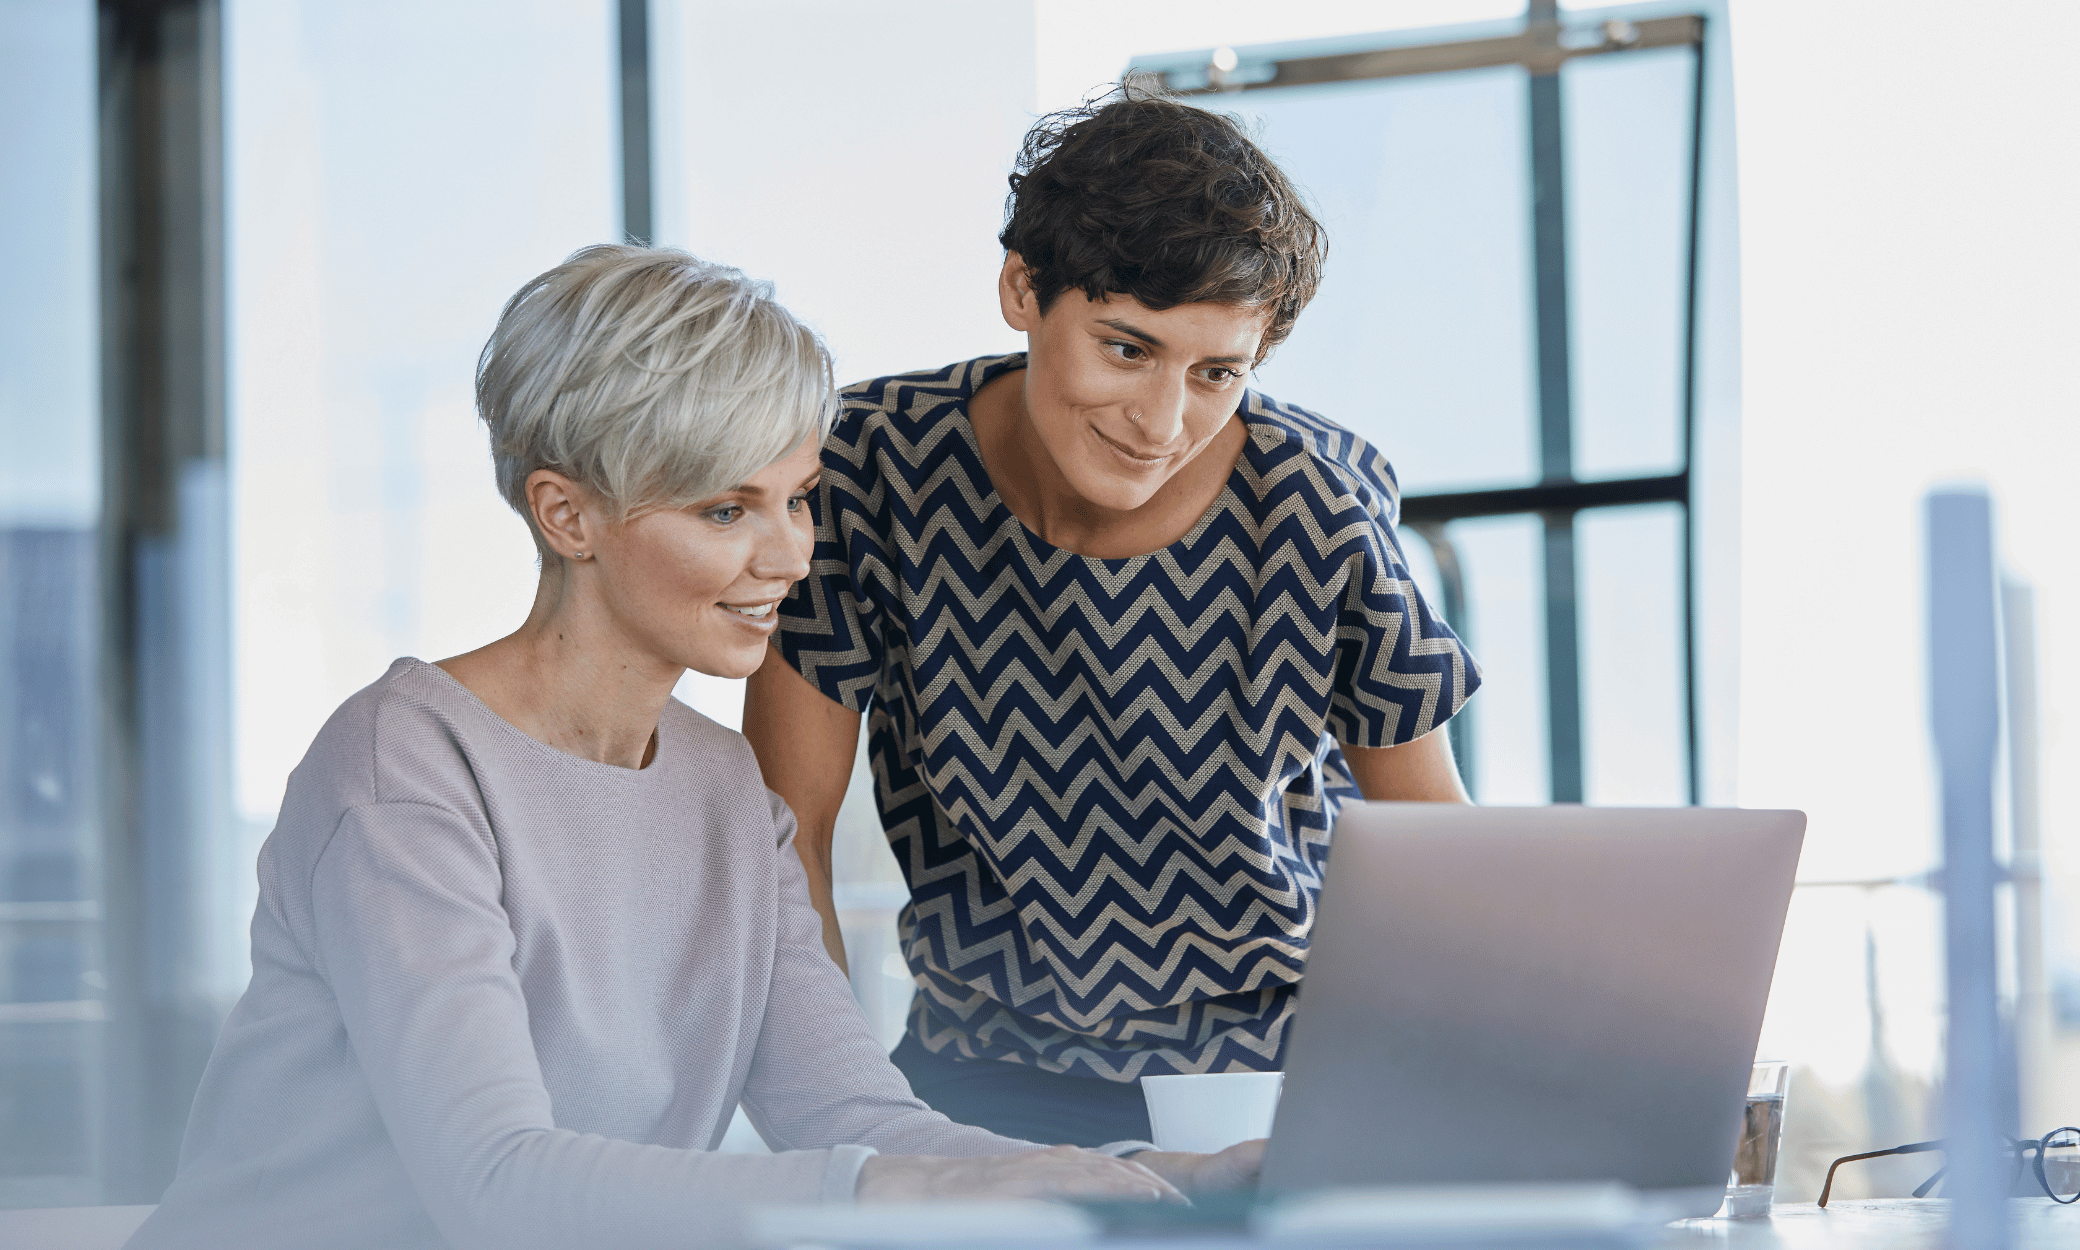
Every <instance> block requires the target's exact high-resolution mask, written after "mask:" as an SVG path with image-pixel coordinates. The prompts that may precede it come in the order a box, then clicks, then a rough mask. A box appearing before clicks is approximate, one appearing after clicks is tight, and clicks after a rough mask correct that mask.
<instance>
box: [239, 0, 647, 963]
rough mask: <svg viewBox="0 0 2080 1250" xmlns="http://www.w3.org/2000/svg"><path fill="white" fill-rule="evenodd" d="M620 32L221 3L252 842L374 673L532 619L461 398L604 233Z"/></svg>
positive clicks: (591, 23) (423, 9)
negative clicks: (506, 311)
mask: <svg viewBox="0 0 2080 1250" xmlns="http://www.w3.org/2000/svg"><path fill="white" fill-rule="evenodd" d="M612 30H613V27H612V22H611V20H610V14H609V6H608V5H607V4H606V3H605V0H585V2H584V3H568V2H564V0H524V2H518V3H516V2H513V0H443V2H442V3H440V4H421V3H414V2H411V0H371V2H369V3H364V4H356V5H351V6H342V5H336V4H326V3H321V2H318V0H230V3H227V5H226V20H225V39H226V92H227V98H226V110H225V115H226V118H227V131H228V134H227V136H226V139H227V142H226V147H227V150H228V154H229V159H228V165H229V179H230V190H229V197H228V202H229V213H228V216H229V223H228V229H229V244H230V246H229V249H228V254H229V265H230V293H231V295H230V342H231V363H232V369H231V387H230V405H231V421H230V425H231V456H232V466H233V510H234V517H233V520H234V526H235V529H234V553H233V561H234V569H235V582H236V586H235V589H234V597H235V626H234V629H235V635H236V708H237V736H238V748H237V766H236V774H237V776H236V788H237V800H238V804H239V806H240V808H241V809H242V810H243V811H244V812H245V813H246V814H247V815H248V816H249V817H250V818H252V819H253V820H255V821H259V822H262V831H264V825H265V822H268V821H270V820H271V817H272V815H273V812H274V809H275V807H276V805H277V804H278V803H279V802H280V800H281V794H282V785H283V782H284V780H285V779H286V777H287V776H288V773H289V770H290V769H291V768H292V767H294V766H295V764H296V762H297V760H298V759H300V758H301V757H302V755H303V752H304V750H305V748H306V747H308V746H309V744H310V741H311V738H312V736H313V735H315V734H316V732H317V730H318V728H319V726H320V725H322V724H323V723H324V720H325V718H326V717H327V716H329V715H331V713H332V711H333V709H334V708H335V707H337V706H338V705H339V704H340V702H341V701H342V700H344V699H345V698H346V697H347V696H348V695H350V694H352V693H353V692H354V691H355V690H358V689H360V688H361V687H363V686H365V685H367V684H368V683H369V682H372V681H374V680H375V679H376V678H378V677H380V676H381V675H382V673H383V670H384V669H385V668H386V667H387V666H388V664H389V663H390V661H391V660H392V659H393V658H395V657H397V656H399V655H406V654H411V655H417V656H420V657H421V658H424V659H437V658H440V657H442V656H447V655H453V654H456V653H458V652H461V651H466V650H469V649H471V648H474V647H478V646H481V645H483V644H484V643H486V642H489V641H491V640H492V639H493V638H497V637H499V636H501V635H503V634H505V633H508V632H510V631H511V630H512V629H514V628H515V627H516V626H518V625H519V623H520V621H521V620H522V619H523V618H524V617H525V615H526V612H527V607H528V604H529V603H530V602H531V601H532V598H533V593H534V582H535V572H534V555H533V552H534V549H533V545H532V544H531V543H530V542H529V540H528V537H527V531H526V529H525V527H524V525H523V524H522V523H521V522H520V520H519V519H518V518H517V517H515V516H514V515H513V514H512V512H511V511H510V510H509V509H508V508H507V507H506V505H505V503H504V501H503V500H502V499H501V498H500V497H499V495H498V493H497V491H496V489H495V488H494V486H493V484H492V480H491V467H490V456H489V453H488V451H487V449H486V445H485V440H484V433H483V430H482V428H481V427H480V426H479V425H478V423H477V421H476V418H475V415H474V412H473V409H472V401H471V379H472V374H473V371H474V368H475V364H476V356H477V352H478V350H479V349H480V348H481V347H482V345H483V342H484V339H485V337H486V336H487V335H488V334H489V333H490V332H491V327H492V325H493V323H494V322H496V320H497V318H498V311H499V308H500V306H501V305H502V304H503V303H504V301H505V300H506V298H507V297H508V296H510V295H511V294H512V292H513V290H514V289H515V288H517V287H518V286H519V285H520V283H521V282H523V281H524V280H526V279H527V278H529V277H531V276H532V275H534V274H536V273H539V272H541V271H542V270H544V269H547V268H549V267H550V266H551V265H554V264H556V263H557V262H558V261H560V260H562V259H563V257H564V256H566V255H567V254H569V253H570V252H572V251H573V250H575V249H577V248H579V247H581V246H584V245H585V244H588V243H597V242H601V241H605V240H609V239H612V238H613V237H614V236H615V234H616V232H617V221H618V213H619V206H618V196H617V194H616V188H617V183H616V181H615V164H614V162H615V159H616V157H615V152H616V148H615V146H614V144H615V139H614V126H613V118H612V114H611V113H610V112H609V109H610V106H611V104H612V101H613V99H614V97H613V95H612V92H611V90H610V84H611V80H610V77H609V73H610V70H611V68H612V64H613V58H612V54H611V52H610V41H611V35H612ZM246 862H247V863H248V864H250V855H247V856H246ZM246 875H247V877H250V875H251V873H250V870H248V872H247V873H246ZM246 910H247V912H248V914H249V913H250V904H248V905H247V909H246ZM235 923H236V924H237V925H238V926H239V927H240V929H241V930H242V929H243V926H244V923H245V918H244V917H239V918H237V919H236V921H235Z"/></svg>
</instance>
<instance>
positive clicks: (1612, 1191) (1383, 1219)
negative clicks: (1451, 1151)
mask: <svg viewBox="0 0 2080 1250" xmlns="http://www.w3.org/2000/svg"><path fill="white" fill-rule="evenodd" d="M1644 1215H1645V1213H1644V1211H1643V1209H1642V1207H1641V1205H1640V1199H1639V1194H1638V1193H1636V1192H1635V1191H1634V1190H1632V1189H1631V1188H1630V1187H1628V1186H1625V1185H1620V1184H1617V1183H1615V1182H1612V1183H1599V1184H1588V1185H1425V1186H1392V1187H1382V1188H1367V1189H1332V1190H1327V1191H1325V1192H1322V1193H1318V1194H1309V1195H1306V1196H1304V1197H1299V1198H1293V1199H1288V1200H1286V1201H1284V1202H1279V1203H1276V1204H1274V1205H1271V1206H1268V1207H1266V1208H1264V1209H1263V1210H1261V1211H1259V1212H1258V1213H1257V1214H1256V1215H1255V1216H1254V1217H1252V1218H1251V1221H1250V1224H1251V1227H1253V1228H1254V1229H1255V1230H1256V1233H1257V1235H1258V1236H1260V1237H1262V1238H1264V1239H1265V1240H1267V1241H1302V1240H1315V1239H1319V1238H1324V1237H1336V1236H1339V1235H1361V1234H1372V1235H1378V1234H1410V1235H1414V1234H1420V1235H1422V1236H1424V1237H1425V1238H1426V1239H1427V1238H1429V1237H1432V1236H1434V1235H1450V1234H1466V1235H1469V1236H1474V1235H1479V1236H1493V1235H1497V1234H1506V1235H1510V1236H1512V1237H1514V1236H1519V1235H1532V1236H1536V1235H1539V1234H1582V1233H1619V1232H1622V1231H1624V1230H1626V1229H1629V1228H1633V1227H1636V1226H1638V1225H1639V1224H1640V1223H1642V1221H1643V1218H1644Z"/></svg>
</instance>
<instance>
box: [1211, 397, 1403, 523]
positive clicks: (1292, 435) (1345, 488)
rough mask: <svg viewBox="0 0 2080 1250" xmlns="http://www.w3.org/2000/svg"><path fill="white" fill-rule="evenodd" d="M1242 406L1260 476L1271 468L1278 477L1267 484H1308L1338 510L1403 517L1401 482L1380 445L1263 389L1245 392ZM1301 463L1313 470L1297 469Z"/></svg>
mask: <svg viewBox="0 0 2080 1250" xmlns="http://www.w3.org/2000/svg"><path fill="white" fill-rule="evenodd" d="M1240 411H1241V415H1242V418H1243V420H1244V421H1245V422H1247V423H1248V425H1249V431H1250V446H1251V451H1252V455H1251V459H1252V460H1253V461H1255V462H1257V466H1258V468H1259V477H1260V479H1262V478H1264V477H1265V475H1266V473H1267V472H1268V474H1269V475H1270V476H1271V478H1272V479H1273V481H1265V482H1264V483H1263V485H1264V488H1265V489H1267V490H1274V489H1275V486H1274V481H1275V483H1277V484H1281V485H1286V486H1287V487H1288V488H1289V489H1290V488H1292V487H1296V486H1297V487H1303V488H1308V489H1311V490H1312V492H1313V493H1316V494H1318V495H1321V496H1322V498H1321V499H1320V500H1319V502H1320V503H1321V504H1323V505H1326V506H1329V507H1331V508H1332V509H1335V510H1338V511H1340V510H1342V509H1343V508H1347V507H1351V506H1356V507H1360V508H1363V509H1364V510H1365V511H1366V512H1367V513H1369V514H1371V515H1372V516H1373V517H1375V518H1377V519H1378V520H1379V521H1381V522H1382V523H1384V524H1386V525H1390V526H1391V525H1394V524H1396V523H1397V522H1398V521H1399V520H1400V517H1401V483H1400V480H1399V479H1398V478H1397V477H1396V476H1395V474H1394V466H1393V465H1392V464H1390V463H1389V462H1388V461H1387V458H1386V456H1384V455H1383V454H1381V452H1380V450H1379V448H1377V447H1374V446H1373V445H1372V444H1371V443H1369V442H1367V441H1366V440H1365V439H1363V438H1361V437H1359V436H1358V435H1357V434H1356V433H1354V432H1352V431H1351V430H1349V429H1347V428H1345V427H1344V426H1341V425H1338V424H1337V423H1336V422H1334V421H1332V420H1330V419H1329V418H1327V417H1325V416H1322V415H1321V414H1320V413H1317V412H1313V411H1311V410H1309V409H1306V408H1302V407H1300V406H1299V405H1298V404H1288V403H1283V402H1281V401H1279V400H1276V399H1273V398H1272V397H1271V396H1269V395H1266V394H1264V393H1263V392H1262V391H1258V390H1251V391H1250V392H1249V393H1248V394H1247V395H1246V396H1244V398H1243V401H1242V405H1241V409H1240ZM1295 467H1300V468H1303V469H1306V470H1311V471H1308V472H1301V473H1297V474H1296V473H1294V472H1292V470H1293V468H1295Z"/></svg>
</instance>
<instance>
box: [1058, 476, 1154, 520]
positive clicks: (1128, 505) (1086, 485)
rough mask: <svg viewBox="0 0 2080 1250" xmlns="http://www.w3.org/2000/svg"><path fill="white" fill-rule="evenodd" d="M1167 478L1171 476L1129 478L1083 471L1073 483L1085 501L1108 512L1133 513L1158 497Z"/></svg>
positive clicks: (1071, 480)
mask: <svg viewBox="0 0 2080 1250" xmlns="http://www.w3.org/2000/svg"><path fill="white" fill-rule="evenodd" d="M1168 480H1169V477H1168V475H1164V476H1163V477H1160V478H1158V477H1154V476H1153V475H1151V476H1149V477H1141V476H1135V477H1131V478H1130V477H1123V476H1121V475H1120V474H1117V473H1082V474H1078V475H1076V476H1075V477H1072V478H1071V479H1070V485H1071V486H1073V487H1074V488H1075V490H1076V493H1077V494H1078V495H1080V496H1082V498H1083V500H1084V502H1085V503H1088V504H1091V505H1092V506H1094V507H1098V508H1103V509H1105V510H1106V511H1107V512H1133V511H1135V510H1136V509H1138V508H1140V507H1141V506H1142V505H1144V504H1146V503H1147V502H1148V501H1149V500H1151V499H1153V498H1155V494H1156V492H1157V491H1159V490H1161V489H1162V488H1163V483H1164V482H1166V481H1168Z"/></svg>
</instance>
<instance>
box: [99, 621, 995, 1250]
mask: <svg viewBox="0 0 2080 1250" xmlns="http://www.w3.org/2000/svg"><path fill="white" fill-rule="evenodd" d="M657 739H658V741H657V755H656V758H655V759H654V760H653V762H652V763H651V765H650V766H649V767H648V768H645V769H642V770H640V771H632V770H629V769H625V768H616V767H614V766H612V765H608V764H600V763H596V762H594V761H591V760H583V759H579V758H577V757H575V756H572V755H568V754H565V753H564V752H561V751H558V750H555V749H553V748H551V747H548V746H545V745H544V744H542V743H540V742H537V741H535V740H534V739H533V738H530V737H528V736H527V735H526V734H524V733H522V732H520V731H519V730H518V729H516V728H514V727H513V726H512V725H510V724H508V723H507V722H505V721H504V720H501V719H500V718H499V717H497V716H496V715H494V714H493V713H492V712H491V711H490V709H488V708H486V707H485V706H484V705H483V704H482V703H480V702H479V701H478V700H477V699H476V698H475V696H473V695H471V694H470V693H469V691H468V690H466V689H464V688H463V687H462V686H461V685H460V684H458V683H457V682H456V681H455V680H454V679H453V678H451V677H449V676H448V675H447V673H445V672H443V671H442V670H440V669H438V668H435V667H434V666H432V665H430V664H425V663H422V662H421V661H418V660H411V659H404V660H399V661H397V663H396V664H394V665H392V666H391V668H390V671H389V672H388V673H387V674H385V675H384V677H383V678H382V680H380V681H378V682H376V683H375V684H374V685H372V686H370V687H368V688H367V689H366V690H363V691H361V692H360V693H359V694H357V695H355V696H354V697H353V698H351V699H349V700H347V702H346V703H345V704H344V705H343V706H342V707H341V708H340V709H339V711H338V712H337V713H335V714H334V715H333V717H332V719H331V720H330V721H329V722H327V724H326V726H325V728H324V729H323V731H321V732H320V733H319V734H318V738H317V741H316V742H314V743H313V744H312V745H311V749H310V753H309V754H308V755H306V756H305V757H304V760H303V763H302V764H301V765H300V766H299V767H298V768H297V770H296V771H295V773H294V774H293V775H292V776H291V777H290V779H289V789H288V795H287V798H286V800H285V802H284V804H283V807H282V816H281V822H280V823H279V824H278V825H277V826H276V827H275V830H274V833H273V835H272V836H271V837H269V838H268V840H267V845H266V847H265V848H264V849H263V850H262V851H261V853H260V905H259V909H258V912H257V913H256V914H255V916H254V918H253V980H252V983H251V986H250V987H249V988H248V989H247V991H246V993H245V997H244V998H242V999H240V1000H239V1004H238V1006H237V1008H236V1009H235V1010H234V1011H233V1012H232V1014H231V1018H230V1020H229V1022H228V1023H227V1024H226V1025H225V1028H224V1033H223V1036H222V1037H221V1038H220V1039H219V1040H218V1042H217V1047H216V1051H215V1053H214V1054H213V1056H212V1057H211V1059H210V1063H209V1070H208V1072H207V1074H206V1075H205V1076H204V1077H203V1081H202V1088H201V1091H200V1093H199V1094H198V1095H197V1097H196V1101H195V1109H194V1112H193V1115H192V1117H191V1118H190V1120H189V1123H188V1134H187V1140H186V1142H185V1144H184V1146H183V1149H182V1153H181V1167H180V1174H179V1176H178V1178H177V1179H176V1180H175V1181H174V1183H173V1186H172V1188H171V1189H170V1190H168V1192H167V1194H166V1197H165V1200H164V1202H163V1203H162V1204H161V1205H160V1207H159V1210H158V1211H157V1212H156V1213H155V1214H154V1215H153V1216H152V1217H151V1218H150V1219H149V1220H147V1221H146V1222H145V1224H144V1226H143V1227H142V1228H141V1229H140V1230H139V1231H138V1233H137V1236H136V1237H135V1239H133V1240H132V1241H131V1243H130V1244H131V1246H133V1247H136V1248H138V1250H148V1248H149V1250H158V1248H162V1247H181V1248H183V1250H185V1248H188V1247H196V1248H201V1247H207V1248H208V1250H255V1248H259V1247H272V1246H282V1247H289V1246H295V1247H300V1248H304V1250H317V1248H320V1247H341V1248H342V1250H345V1248H348V1247H351V1248H352V1250H368V1248H370V1247H378V1246H380V1247H384V1248H385V1250H415V1248H419V1247H425V1248H428V1250H431V1248H433V1247H441V1246H456V1247H496V1248H498V1250H517V1248H520V1247H532V1246H541V1247H557V1248H558V1250H568V1248H569V1247H577V1246H613V1247H615V1248H616V1250H623V1248H627V1250H634V1248H635V1247H648V1246H657V1247H664V1246H691V1245H712V1244H727V1243H729V1242H733V1241H735V1240H737V1238H738V1235H739V1228H740V1226H741V1219H742V1215H743V1211H744V1208H745V1207H746V1206H747V1205H749V1204H753V1203H758V1202H784V1201H793V1202H802V1201H817V1200H824V1201H833V1200H836V1201H845V1200H849V1199H850V1198H851V1195H852V1190H853V1185H854V1183H855V1181H856V1180H857V1178H858V1175H859V1169H860V1164H861V1163H862V1162H863V1161H864V1159H865V1158H866V1157H867V1156H868V1155H869V1154H872V1153H873V1152H874V1150H876V1149H879V1150H883V1151H888V1152H891V1153H903V1154H935V1155H983V1154H1000V1153H1006V1152H1010V1151H1014V1150H1022V1149H1031V1148H1032V1147H1031V1144H1030V1143H1026V1142H1017V1141H1013V1140H1010V1139H1008V1138H1003V1137H998V1136H995V1135H994V1134H991V1133H987V1132H984V1131H983V1130H981V1129H977V1128H969V1127H966V1126H964V1125H957V1124H954V1123H952V1122H951V1121H949V1120H947V1119H946V1118H945V1117H944V1116H941V1115H940V1114H938V1113H937V1112H935V1111H932V1110H929V1109H928V1108H926V1107H925V1106H924V1104H922V1103H920V1102H918V1101H917V1100H916V1099H914V1098H913V1097H911V1094H910V1088H909V1085H908V1084H907V1083H906V1082H905V1081H904V1080H903V1077H902V1075H901V1074H900V1073H898V1072H897V1071H896V1069H895V1068H894V1067H892V1066H891V1065H890V1064H889V1062H888V1060H887V1057H886V1056H885V1055H883V1053H882V1052H881V1049H880V1048H879V1047H878V1046H877V1045H876V1044H875V1042H874V1039H873V1038H872V1036H871V1035H870V1034H869V1033H868V1031H867V1027H866V1023H865V1021H864V1020H863V1019H862V1018H861V1016H860V1014H859V1011H858V1009H857V1008H856V1007H855V1006H854V1005H853V1002H852V997H851V994H850V993H849V992H848V989H847V986H846V984H845V979H844V977H843V976H842V975H841V974H840V973H839V972H838V970H837V968H836V967H835V966H833V965H832V963H831V961H830V959H829V957H828V956H827V955H826V954H825V953H824V950H823V945H822V942H821V940H820V933H821V929H820V926H819V922H818V919H817V916H816V913H815V912H814V911H812V910H811V909H810V906H809V898H808V893H807V889H806V886H805V883H804V878H803V874H802V868H801V865H800V862H799V861H798V860H797V859H796V857H795V854H794V850H793V848H792V847H791V846H789V845H788V841H789V839H790V838H791V837H792V836H793V833H794V817H793V815H792V814H791V813H790V812H789V811H788V810H787V808H786V806H785V805H784V804H782V803H781V802H780V800H779V799H778V798H776V797H774V796H773V795H772V794H771V793H769V792H768V791H767V790H766V789H765V787H764V786H763V785H761V784H760V776H759V770H758V763H757V761H756V760H755V759H754V758H753V756H752V754H751V750H750V747H749V746H748V745H747V744H746V743H745V741H744V739H743V738H742V737H740V736H739V735H737V734H735V733H732V732H730V731H729V730H727V729H724V728H722V727H720V726H718V725H716V724H715V723H714V722H712V721H709V720H708V719H706V718H705V717H703V716H701V715H700V714H698V713H696V712H694V711H692V710H690V709H688V708H686V707H685V706H683V705H681V704H679V703H677V702H672V703H668V704H667V705H666V707H665V713H664V716H663V718H662V720H661V721H660V723H659V725H658V730H657ZM740 1101H741V1102H742V1103H743V1105H744V1108H745V1110H746V1112H747V1113H748V1114H749V1115H750V1117H751V1120H752V1122H753V1123H754V1124H755V1125H757V1127H758V1130H759V1132H760V1133H761V1134H762V1135H763V1136H764V1137H765V1139H766V1141H767V1142H768V1143H769V1144H771V1145H772V1147H773V1149H774V1150H775V1151H777V1152H779V1153H776V1154H773V1155H766V1156H756V1155H720V1154H712V1153H709V1151H710V1150H711V1149H712V1148H713V1147H714V1146H715V1145H716V1143H717V1142H718V1141H719V1140H720V1139H721V1137H722V1134H723V1131H724V1129H725V1128H726V1127H727V1125H728V1123H729V1119H730V1114H731V1111H732V1109H733V1108H734V1107H736V1105H737V1104H738V1103H739V1102H740Z"/></svg>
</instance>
